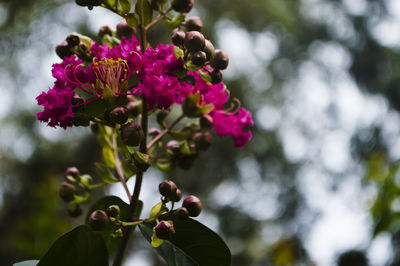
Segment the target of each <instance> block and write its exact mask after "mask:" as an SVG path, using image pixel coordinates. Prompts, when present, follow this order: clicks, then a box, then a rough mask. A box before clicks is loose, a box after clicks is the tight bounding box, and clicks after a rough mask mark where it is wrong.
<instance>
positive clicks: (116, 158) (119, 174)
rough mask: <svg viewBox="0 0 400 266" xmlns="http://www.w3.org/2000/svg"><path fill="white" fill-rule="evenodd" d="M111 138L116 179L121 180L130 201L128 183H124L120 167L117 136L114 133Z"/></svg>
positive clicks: (123, 175) (124, 179)
mask: <svg viewBox="0 0 400 266" xmlns="http://www.w3.org/2000/svg"><path fill="white" fill-rule="evenodd" d="M112 140H113V149H114V159H115V170H116V171H117V174H118V179H119V181H120V182H121V184H122V186H123V187H124V189H125V192H126V195H127V196H128V199H129V202H130V201H131V200H132V195H131V192H130V191H129V188H128V185H127V184H126V178H125V174H124V170H123V167H122V163H121V160H120V159H119V154H118V145H117V138H116V136H115V134H113V137H112Z"/></svg>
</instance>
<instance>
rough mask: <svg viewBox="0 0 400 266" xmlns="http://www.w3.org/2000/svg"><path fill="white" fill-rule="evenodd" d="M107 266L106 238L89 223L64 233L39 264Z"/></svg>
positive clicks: (47, 265)
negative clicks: (97, 232)
mask: <svg viewBox="0 0 400 266" xmlns="http://www.w3.org/2000/svg"><path fill="white" fill-rule="evenodd" d="M55 265H57V266H71V265H74V266H107V265H108V252H107V248H106V245H105V243H104V240H103V239H102V238H101V237H100V236H98V235H96V234H95V233H94V232H93V231H92V229H90V227H89V226H87V225H81V226H78V227H76V228H75V229H73V230H72V231H70V232H68V233H66V234H64V235H62V236H61V237H60V238H58V239H57V240H56V242H55V243H54V244H53V245H52V246H51V247H50V249H49V250H48V251H47V253H46V254H45V255H44V257H43V258H42V259H41V260H40V262H39V264H38V266H55Z"/></svg>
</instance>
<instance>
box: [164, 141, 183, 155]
mask: <svg viewBox="0 0 400 266" xmlns="http://www.w3.org/2000/svg"><path fill="white" fill-rule="evenodd" d="M180 146H181V144H180V143H179V142H178V141H176V140H170V141H168V142H167V144H166V145H165V149H167V150H170V151H171V152H172V153H173V154H178V153H179V151H180Z"/></svg>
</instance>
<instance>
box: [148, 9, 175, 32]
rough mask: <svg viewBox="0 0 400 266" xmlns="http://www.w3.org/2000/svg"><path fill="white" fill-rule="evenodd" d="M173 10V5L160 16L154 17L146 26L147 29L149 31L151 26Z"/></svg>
mask: <svg viewBox="0 0 400 266" xmlns="http://www.w3.org/2000/svg"><path fill="white" fill-rule="evenodd" d="M171 10H172V7H170V8H168V9H167V10H165V11H163V12H162V13H161V14H160V15H159V16H158V17H156V18H155V19H153V21H152V22H150V23H149V24H147V26H146V27H145V28H144V29H145V30H146V31H148V30H149V29H150V28H151V27H153V26H154V25H155V24H156V23H157V22H159V21H160V20H162V19H163V18H165V16H166V15H167V14H168V13H169V12H170V11H171Z"/></svg>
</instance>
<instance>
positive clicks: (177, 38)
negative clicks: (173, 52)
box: [171, 30, 186, 46]
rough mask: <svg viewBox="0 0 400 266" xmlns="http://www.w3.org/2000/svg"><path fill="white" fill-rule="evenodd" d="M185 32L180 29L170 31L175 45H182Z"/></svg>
mask: <svg viewBox="0 0 400 266" xmlns="http://www.w3.org/2000/svg"><path fill="white" fill-rule="evenodd" d="M185 35H186V34H185V33H184V32H183V31H181V30H174V31H173V32H172V37H171V39H172V43H173V44H174V45H176V46H183V44H184V42H185Z"/></svg>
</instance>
